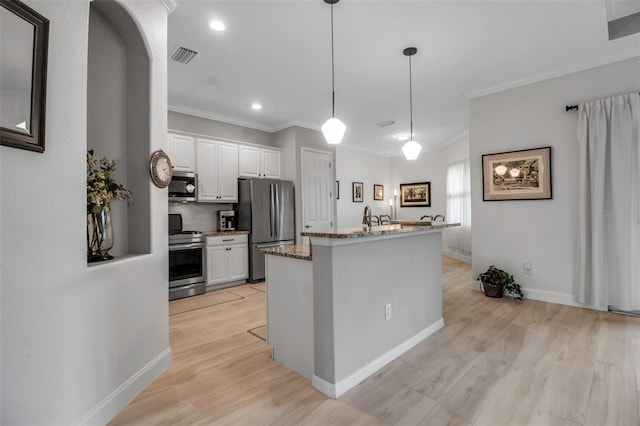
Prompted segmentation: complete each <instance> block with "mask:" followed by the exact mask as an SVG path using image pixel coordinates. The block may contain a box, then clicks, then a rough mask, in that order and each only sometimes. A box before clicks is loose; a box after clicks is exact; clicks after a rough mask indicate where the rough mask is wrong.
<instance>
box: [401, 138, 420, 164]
mask: <svg viewBox="0 0 640 426" xmlns="http://www.w3.org/2000/svg"><path fill="white" fill-rule="evenodd" d="M420 151H422V146H420V144H419V143H418V142H416V141H409V142H407V143H405V144H404V145H403V146H402V153H403V154H404V157H405V158H406V159H407V160H415V159H416V158H418V155H420Z"/></svg>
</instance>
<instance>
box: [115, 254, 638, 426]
mask: <svg viewBox="0 0 640 426" xmlns="http://www.w3.org/2000/svg"><path fill="white" fill-rule="evenodd" d="M471 281H472V277H471V269H470V266H469V265H468V264H465V263H463V262H459V261H457V260H455V259H451V258H448V257H443V299H444V300H443V309H444V321H445V327H444V328H443V329H442V330H440V331H438V332H437V333H435V334H433V335H432V336H431V337H429V338H428V339H426V340H425V341H423V342H421V343H420V344H419V345H417V346H416V347H414V348H413V349H411V350H410V351H408V352H407V353H405V354H404V355H402V356H401V357H400V358H398V359H397V360H395V361H394V362H392V363H391V364H389V365H387V366H386V367H385V368H383V369H381V370H380V371H378V372H377V373H376V374H375V375H373V376H372V377H370V378H368V379H367V380H365V381H364V382H363V383H361V384H360V385H358V386H357V387H356V388H354V389H353V390H351V391H350V392H349V393H347V394H346V395H345V396H343V397H342V398H340V399H338V400H331V399H328V398H326V397H325V396H324V395H322V394H320V393H318V392H316V391H315V390H313V388H311V383H310V382H309V381H308V380H306V379H304V378H302V377H301V376H299V375H297V374H296V373H294V372H292V371H290V370H288V369H287V368H285V367H282V366H280V365H278V364H277V363H275V362H274V361H272V360H271V359H270V350H269V347H268V346H267V344H266V343H265V342H264V341H263V340H261V339H259V338H258V337H256V336H255V335H253V334H251V333H248V332H247V330H254V331H255V329H257V328H258V327H260V326H262V325H264V324H265V293H264V285H262V286H260V285H258V286H251V285H244V286H240V287H233V288H228V289H223V290H219V291H218V292H213V293H208V294H207V295H203V296H198V297H200V298H202V299H200V300H198V299H196V298H190V299H184V300H183V301H174V302H171V304H170V305H171V311H172V312H181V313H175V314H173V315H171V316H170V339H171V348H172V351H173V364H172V366H171V368H170V369H169V370H168V371H167V372H165V373H164V374H163V375H162V376H160V378H158V379H157V380H156V381H155V382H153V383H152V384H151V385H150V386H149V387H148V388H147V389H146V390H145V391H144V392H143V393H141V394H140V395H139V396H138V397H137V398H136V399H135V400H133V401H132V402H131V403H130V404H129V405H128V406H127V407H126V408H125V409H124V410H123V411H122V412H121V413H120V414H119V415H118V416H117V417H116V418H115V419H114V420H113V421H112V423H111V424H113V425H192V424H193V425H210V424H215V425H332V426H333V425H392V424H394V425H395V424H397V425H474V426H476V425H491V426H500V425H523V426H543V425H563V426H570V425H606V426H609V425H622V426H638V425H639V424H640V422H639V420H638V419H639V416H640V414H639V413H640V409H639V406H640V318H637V317H629V316H622V315H615V314H610V313H607V312H598V311H593V310H588V309H581V308H574V307H569V306H562V305H555V304H551V303H545V302H538V301H533V300H525V301H524V303H516V302H514V301H513V300H511V299H506V298H505V299H489V298H486V297H484V296H483V295H482V294H481V293H479V292H475V291H472V290H470V288H469V287H470V283H471ZM207 297H209V298H210V299H206V298H207ZM194 299H195V300H194ZM190 308H193V309H194V310H191V311H189V310H188V309H190ZM185 310H186V312H183V311H185Z"/></svg>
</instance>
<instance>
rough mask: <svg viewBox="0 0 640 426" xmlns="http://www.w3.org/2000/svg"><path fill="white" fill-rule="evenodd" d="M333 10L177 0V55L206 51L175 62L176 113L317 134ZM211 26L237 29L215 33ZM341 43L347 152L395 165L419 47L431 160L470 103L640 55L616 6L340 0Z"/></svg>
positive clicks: (417, 81)
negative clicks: (614, 13) (611, 25)
mask: <svg viewBox="0 0 640 426" xmlns="http://www.w3.org/2000/svg"><path fill="white" fill-rule="evenodd" d="M330 9H331V8H330V6H329V5H328V4H326V3H325V2H324V1H322V0H295V1H291V0H289V1H269V0H258V1H242V0H233V1H201V0H200V1H196V0H180V1H179V2H178V6H177V8H176V9H175V10H174V11H173V13H172V14H171V15H170V16H169V36H168V49H169V54H171V53H173V51H174V50H175V49H176V48H178V47H179V46H183V47H186V48H189V49H192V50H195V51H197V52H198V55H197V56H196V57H195V58H194V59H193V60H192V61H191V62H190V63H188V64H180V63H176V62H172V61H169V69H168V72H169V109H170V110H173V111H178V112H184V113H188V114H193V115H198V116H203V117H208V118H213V119H217V120H221V121H225V122H229V123H235V124H240V125H243V126H247V127H252V128H256V129H261V130H266V131H278V130H281V129H284V128H287V127H289V126H291V125H300V126H305V127H309V128H314V129H319V128H320V126H321V125H322V124H323V123H324V122H325V121H326V120H327V119H328V118H329V117H330V116H331V38H330V37H331V33H330ZM214 19H219V20H221V21H223V22H224V23H225V25H226V28H227V29H226V31H224V32H214V31H212V30H211V29H210V28H209V22H210V21H211V20H214ZM334 34H335V86H336V87H335V90H336V99H335V108H336V111H335V114H336V117H338V118H340V119H341V120H342V121H343V122H344V123H345V124H346V125H347V131H346V134H345V137H344V140H343V144H344V145H347V146H349V147H353V148H355V149H361V150H365V151H370V152H375V153H378V154H381V155H386V156H396V155H401V146H402V144H403V143H404V142H400V141H398V140H396V139H394V137H393V136H394V135H395V134H397V133H402V132H409V61H408V58H407V57H406V56H404V55H403V54H402V51H403V49H404V48H406V47H409V46H415V47H417V48H418V53H417V55H415V56H413V57H412V73H413V134H414V139H415V140H416V141H418V142H419V143H420V144H421V145H422V146H423V152H425V151H429V150H433V149H437V148H440V147H443V146H446V145H447V144H449V143H451V142H454V141H456V140H457V139H459V138H460V137H461V136H462V135H464V134H465V133H466V132H467V131H468V122H469V111H468V103H469V98H470V97H474V96H478V95H481V94H486V93H491V92H495V91H497V90H500V89H506V88H509V87H515V86H518V85H521V84H526V83H530V82H534V81H538V80H542V79H546V78H549V77H553V76H557V75H562V74H566V73H568V72H574V71H578V70H581V69H586V68H590V67H593V66H597V65H602V64H606V63H610V62H614V61H618V60H622V59H626V58H630V57H633V56H639V55H640V35H638V34H635V35H632V36H627V37H623V38H621V39H617V40H613V41H609V40H608V36H607V13H606V4H605V2H604V1H594V0H581V1H566V0H554V1H520V0H511V1H479V0H474V1H455V0H449V1H419V0H413V1H400V0H391V1H365V0H342V1H340V2H339V3H337V4H335V5H334ZM573 101H576V100H575V99H567V102H569V103H570V102H573ZM253 102H259V103H261V104H262V110H260V111H254V110H252V109H251V104H252V103H253ZM558 107H559V108H561V107H562V106H558ZM389 120H392V121H394V122H395V124H393V125H390V126H387V127H379V126H377V123H380V122H384V121H389Z"/></svg>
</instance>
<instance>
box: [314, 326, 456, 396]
mask: <svg viewBox="0 0 640 426" xmlns="http://www.w3.org/2000/svg"><path fill="white" fill-rule="evenodd" d="M442 327H444V320H443V319H442V318H440V319H439V320H438V321H436V322H434V323H433V324H431V325H430V326H429V327H427V328H425V329H424V330H422V331H421V332H419V333H418V334H416V335H414V336H413V337H410V338H409V339H407V340H405V341H404V342H402V343H400V344H399V345H398V346H396V347H395V348H393V349H391V350H389V351H387V352H385V353H384V354H382V355H380V356H379V357H378V358H376V359H374V360H373V361H371V362H370V363H368V364H367V365H365V366H364V367H362V368H360V369H359V370H357V371H356V372H354V373H353V374H351V375H349V376H347V377H345V378H344V379H342V380H339V381H338V382H337V383H335V384H334V383H329V382H327V381H326V380H324V379H322V378H320V377H318V376H316V375H315V374H314V375H313V379H312V380H311V384H312V386H313V388H314V389H316V390H318V391H320V392H322V393H323V394H325V395H327V396H328V397H329V398H334V399H335V398H339V397H340V396H341V395H344V394H345V393H346V392H347V391H349V390H350V389H352V388H354V387H355V386H357V385H358V384H359V383H360V382H362V381H363V380H364V379H366V378H367V377H369V376H371V375H372V374H373V373H375V372H376V371H378V370H380V369H381V368H382V367H384V366H385V365H387V364H389V363H390V362H391V361H393V360H394V359H396V358H398V357H399V356H400V355H402V354H403V353H405V352H407V351H408V350H409V349H411V348H412V347H414V346H415V345H417V344H418V343H420V342H422V341H423V340H424V339H426V338H427V337H429V336H431V335H432V334H433V333H435V332H436V331H438V330H440V329H441V328H442Z"/></svg>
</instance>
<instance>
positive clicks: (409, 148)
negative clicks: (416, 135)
mask: <svg viewBox="0 0 640 426" xmlns="http://www.w3.org/2000/svg"><path fill="white" fill-rule="evenodd" d="M402 53H403V54H404V55H405V56H408V57H409V114H410V121H409V122H410V127H411V133H410V135H411V138H410V140H409V142H407V143H405V144H404V145H403V147H402V153H403V154H404V158H406V159H407V160H415V159H416V158H418V156H419V155H420V151H422V145H420V144H419V143H418V142H416V141H414V140H413V94H412V89H413V87H412V83H411V57H412V56H413V55H415V54H416V53H418V49H416V48H415V47H407V48H406V49H404V50H403V51H402Z"/></svg>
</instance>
